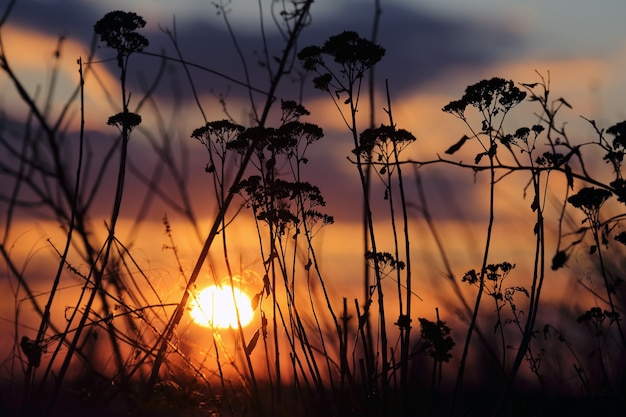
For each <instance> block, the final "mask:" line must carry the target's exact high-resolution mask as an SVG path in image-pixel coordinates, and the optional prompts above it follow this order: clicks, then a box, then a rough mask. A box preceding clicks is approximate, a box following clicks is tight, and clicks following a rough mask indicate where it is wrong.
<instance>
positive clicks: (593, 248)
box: [589, 245, 598, 255]
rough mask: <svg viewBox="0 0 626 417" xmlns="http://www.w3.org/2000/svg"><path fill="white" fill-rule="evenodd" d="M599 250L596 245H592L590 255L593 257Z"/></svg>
mask: <svg viewBox="0 0 626 417" xmlns="http://www.w3.org/2000/svg"><path fill="white" fill-rule="evenodd" d="M597 250H598V247H597V246H596V245H591V247H589V255H593V254H594V253H596V251H597Z"/></svg>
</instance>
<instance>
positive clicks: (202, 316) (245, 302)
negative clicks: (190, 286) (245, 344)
mask: <svg viewBox="0 0 626 417" xmlns="http://www.w3.org/2000/svg"><path fill="white" fill-rule="evenodd" d="M237 310H238V311H239V320H240V322H241V325H242V326H245V325H247V324H249V323H250V322H251V321H252V316H253V315H254V311H253V310H252V305H251V303H250V297H248V296H247V295H246V293H244V292H243V291H241V290H239V289H238V288H234V289H233V288H231V287H230V286H228V285H225V286H221V287H218V286H215V285H212V286H210V287H207V288H205V289H203V290H202V291H200V292H199V293H198V295H197V296H196V297H194V299H193V300H192V303H191V318H192V319H193V321H194V322H196V324H199V325H200V326H204V327H219V328H228V327H232V328H237V326H238V325H237Z"/></svg>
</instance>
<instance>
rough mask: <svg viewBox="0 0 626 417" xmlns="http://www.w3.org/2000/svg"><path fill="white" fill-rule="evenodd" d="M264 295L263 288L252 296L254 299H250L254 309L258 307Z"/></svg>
mask: <svg viewBox="0 0 626 417" xmlns="http://www.w3.org/2000/svg"><path fill="white" fill-rule="evenodd" d="M262 296H263V290H261V291H260V292H259V293H258V294H254V297H252V300H250V307H252V310H256V309H257V307H258V306H259V302H260V301H261V297H262Z"/></svg>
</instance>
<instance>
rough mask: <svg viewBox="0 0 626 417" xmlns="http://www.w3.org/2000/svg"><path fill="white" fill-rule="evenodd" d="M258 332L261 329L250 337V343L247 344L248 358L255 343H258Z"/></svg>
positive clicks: (258, 330)
mask: <svg viewBox="0 0 626 417" xmlns="http://www.w3.org/2000/svg"><path fill="white" fill-rule="evenodd" d="M260 330H261V329H256V331H255V332H254V334H253V335H252V338H251V339H250V343H248V346H246V355H248V356H250V354H251V353H252V351H253V350H254V348H255V347H256V343H257V342H258V341H259V335H260V334H261V332H260Z"/></svg>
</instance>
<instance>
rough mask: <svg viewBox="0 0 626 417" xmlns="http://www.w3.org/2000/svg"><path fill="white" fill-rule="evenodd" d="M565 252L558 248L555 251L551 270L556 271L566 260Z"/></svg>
mask: <svg viewBox="0 0 626 417" xmlns="http://www.w3.org/2000/svg"><path fill="white" fill-rule="evenodd" d="M567 258H568V256H567V253H565V251H562V250H559V251H557V252H556V254H555V255H554V257H553V258H552V270H553V271H556V270H557V269H560V268H562V267H563V266H564V265H565V263H566V262H567Z"/></svg>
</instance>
